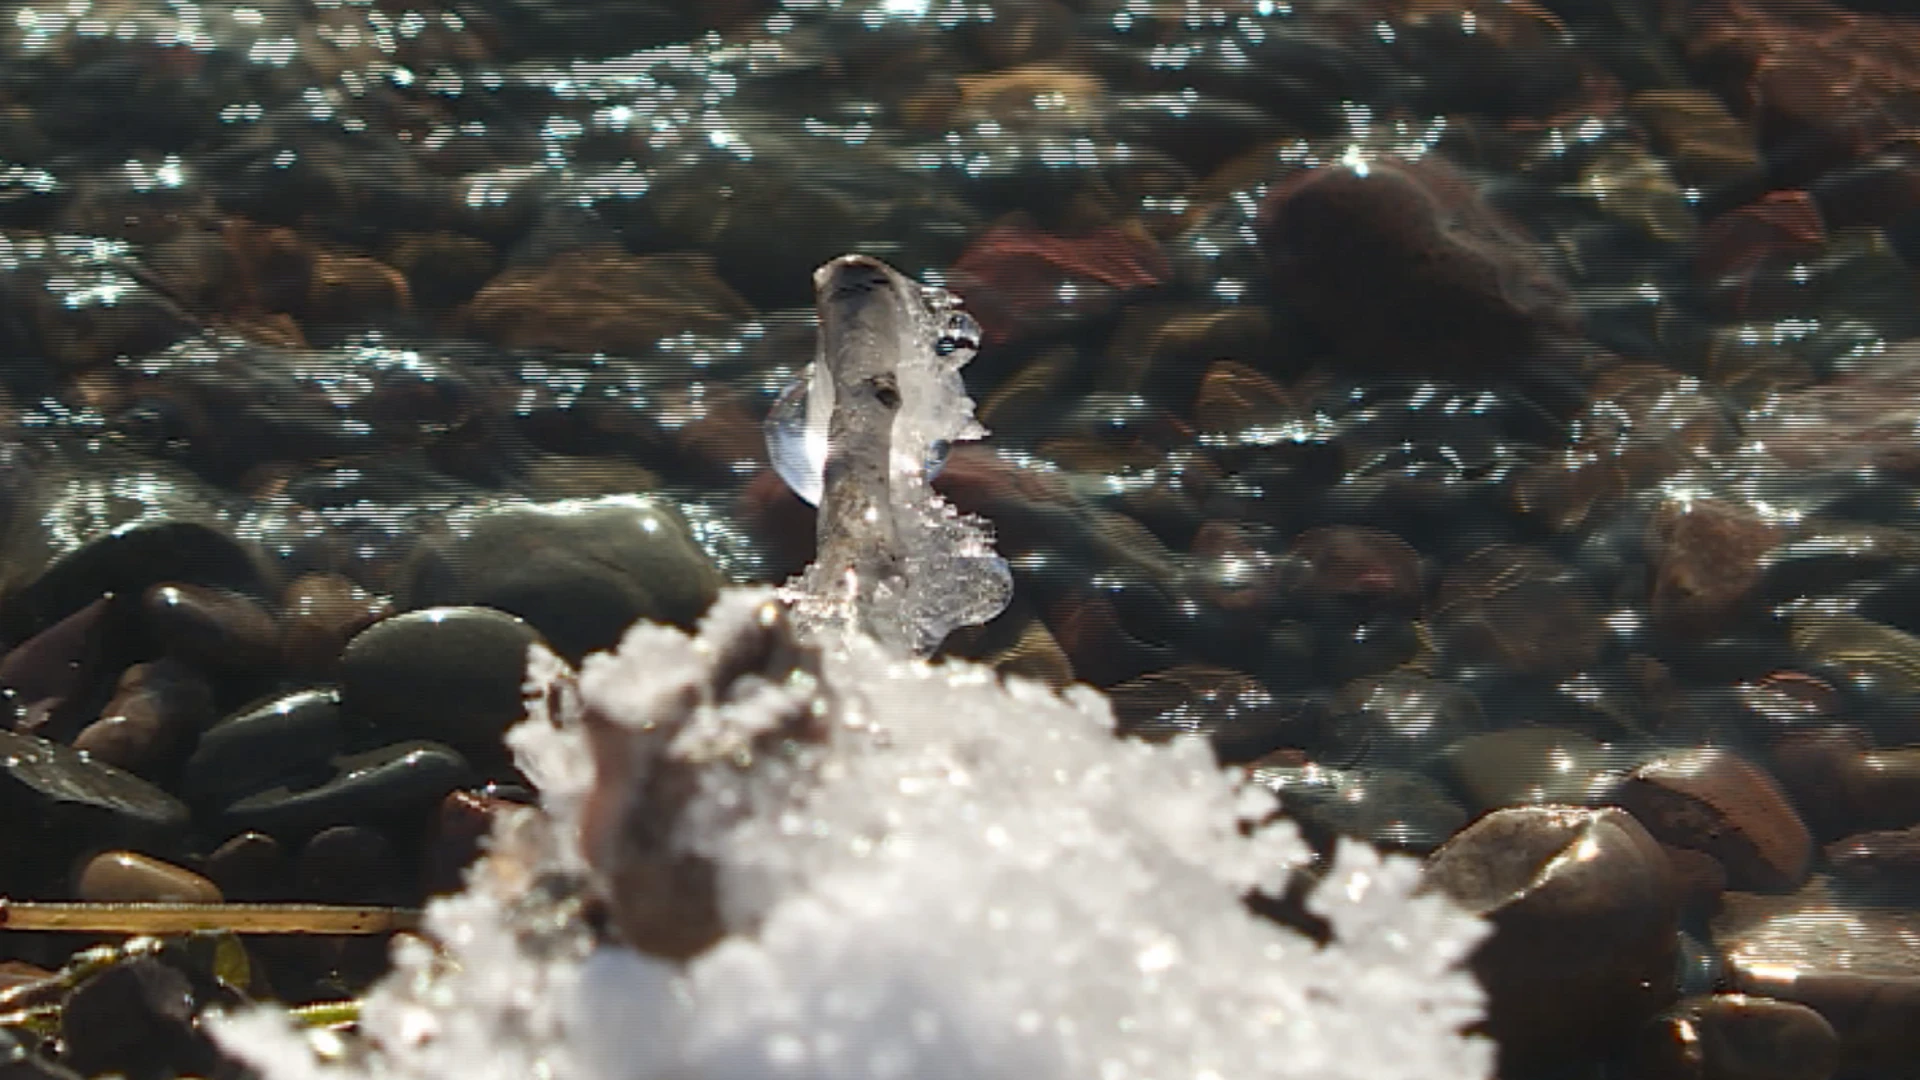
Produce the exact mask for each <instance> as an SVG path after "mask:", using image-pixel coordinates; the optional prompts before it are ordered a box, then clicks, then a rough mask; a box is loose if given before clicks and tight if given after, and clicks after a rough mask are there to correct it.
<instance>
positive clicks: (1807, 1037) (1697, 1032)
mask: <svg viewBox="0 0 1920 1080" xmlns="http://www.w3.org/2000/svg"><path fill="white" fill-rule="evenodd" d="M1839 1061H1840V1038H1839V1036H1838V1035H1836V1034H1834V1030H1833V1025H1831V1024H1829V1023H1827V1021H1826V1018H1825V1017H1823V1016H1821V1015H1820V1014H1819V1013H1818V1012H1815V1011H1814V1010H1812V1009H1809V1008H1807V1007H1806V1006H1805V1005H1800V1004H1797V1003H1794V1002H1791V1001H1777V1000H1775V999H1773V998H1764V997H1752V996H1749V995H1747V994H1713V995H1709V996H1705V997H1695V998H1688V999H1686V1000H1684V1001H1682V1002H1680V1003H1679V1004H1677V1005H1675V1006H1674V1007H1673V1008H1671V1009H1668V1010H1667V1011H1666V1012H1664V1013H1662V1014H1660V1015H1659V1016H1658V1017H1655V1018H1654V1019H1653V1020H1652V1021H1651V1022H1649V1023H1648V1024H1647V1026H1646V1028H1645V1029H1643V1030H1642V1031H1641V1033H1640V1037H1639V1038H1638V1039H1637V1040H1636V1044H1635V1047H1634V1060H1633V1064H1634V1068H1635V1073H1634V1075H1635V1076H1636V1077H1638V1078H1640V1080H1693V1078H1698V1080H1827V1078H1828V1077H1830V1076H1832V1075H1833V1070H1834V1067H1835V1066H1836V1065H1838V1064H1839Z"/></svg>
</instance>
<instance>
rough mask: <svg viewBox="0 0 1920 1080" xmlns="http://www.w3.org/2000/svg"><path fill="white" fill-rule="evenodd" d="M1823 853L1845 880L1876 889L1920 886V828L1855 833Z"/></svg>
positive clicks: (1840, 877)
mask: <svg viewBox="0 0 1920 1080" xmlns="http://www.w3.org/2000/svg"><path fill="white" fill-rule="evenodd" d="M1824 853H1825V855H1826V857H1827V865H1829V866H1831V867H1833V874H1834V876H1835V877H1836V878H1839V879H1840V880H1842V881H1847V882H1851V883H1853V884H1856V885H1864V886H1867V887H1869V888H1877V889H1907V888H1912V887H1914V886H1916V885H1920V826H1910V827H1908V828H1905V829H1881V830H1877V831H1874V832H1863V833H1855V834H1853V835H1852V836H1849V837H1846V838H1844V839H1841V840H1836V841H1834V842H1833V843H1831V844H1828V845H1827V846H1826V849H1825V852H1824Z"/></svg>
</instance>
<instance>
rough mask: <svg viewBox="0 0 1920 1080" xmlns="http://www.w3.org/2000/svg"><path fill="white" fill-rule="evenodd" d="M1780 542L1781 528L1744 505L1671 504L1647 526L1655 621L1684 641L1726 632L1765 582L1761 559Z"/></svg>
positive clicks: (1651, 606) (1686, 501) (1670, 501)
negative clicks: (1761, 583) (1651, 566)
mask: <svg viewBox="0 0 1920 1080" xmlns="http://www.w3.org/2000/svg"><path fill="white" fill-rule="evenodd" d="M1780 539H1781V532H1780V528H1779V527H1778V526H1776V525H1774V524H1772V523H1771V522H1768V521H1767V520H1765V519H1764V518H1762V517H1761V516H1760V515H1759V514H1757V513H1755V512H1754V511H1752V510H1750V509H1748V508H1746V507H1744V506H1740V505H1737V504H1735V503H1731V502H1725V501H1722V500H1719V499H1684V500H1683V499H1668V500H1667V501H1666V502H1664V503H1662V504H1661V506H1660V508H1659V509H1658V510H1656V511H1655V512H1654V515H1653V518H1652V520H1651V521H1650V522H1649V524H1648V535H1647V546H1648V548H1649V550H1650V552H1651V554H1652V556H1653V563H1654V571H1653V573H1654V580H1653V597H1652V600H1651V602H1650V604H1649V611H1650V613H1651V615H1652V616H1653V620H1654V622H1655V623H1656V624H1657V625H1658V626H1659V627H1660V629H1662V630H1663V631H1665V632H1667V633H1670V634H1673V635H1675V636H1679V637H1688V636H1697V635H1702V634H1713V633H1716V632H1718V631H1720V630H1722V629H1724V627H1725V626H1726V624H1727V623H1728V621H1729V620H1731V619H1732V618H1733V617H1734V615H1735V614H1737V613H1738V612H1739V611H1740V610H1741V609H1742V606H1743V605H1744V604H1745V603H1746V601H1747V599H1748V593H1749V592H1750V591H1751V590H1752V588H1753V586H1754V584H1755V583H1756V582H1758V581H1759V580H1760V573H1761V567H1760V557H1761V556H1762V555H1765V554H1766V553H1767V551H1768V550H1769V549H1770V548H1772V547H1773V546H1774V544H1776V543H1778V542H1779V541H1780Z"/></svg>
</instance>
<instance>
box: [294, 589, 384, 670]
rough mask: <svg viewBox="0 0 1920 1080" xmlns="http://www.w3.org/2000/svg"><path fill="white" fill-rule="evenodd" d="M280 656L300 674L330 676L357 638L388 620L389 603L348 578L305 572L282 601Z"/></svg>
mask: <svg viewBox="0 0 1920 1080" xmlns="http://www.w3.org/2000/svg"><path fill="white" fill-rule="evenodd" d="M280 608H281V612H282V614H281V619H280V657H281V660H282V661H283V662H284V663H286V664H287V666H289V667H291V668H293V669H294V670H295V671H303V672H312V673H315V674H331V673H332V672H334V671H335V670H337V669H338V667H339V663H340V652H341V650H342V649H345V648H346V645H347V642H348V641H349V640H350V639H352V637H353V635H355V634H357V633H359V632H360V631H362V630H364V629H366V628H367V627H369V626H371V625H373V624H374V623H376V622H378V621H380V620H381V619H383V618H386V617H387V616H388V615H389V614H391V613H392V611H393V605H392V603H391V602H390V601H387V600H385V599H382V598H380V597H377V596H375V595H373V594H372V593H370V592H368V591H367V590H365V589H363V588H361V587H360V586H359V585H358V584H357V583H355V582H354V581H353V580H352V579H351V578H348V577H346V576H345V575H343V574H331V573H326V574H302V575H301V576H299V577H297V578H295V579H293V580H292V581H291V582H288V583H287V588H286V591H285V592H284V593H282V594H281V597H280Z"/></svg>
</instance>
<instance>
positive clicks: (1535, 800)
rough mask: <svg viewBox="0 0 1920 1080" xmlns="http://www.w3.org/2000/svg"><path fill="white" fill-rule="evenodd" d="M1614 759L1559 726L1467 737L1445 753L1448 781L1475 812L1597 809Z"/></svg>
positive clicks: (1606, 789)
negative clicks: (1514, 808) (1522, 808)
mask: <svg viewBox="0 0 1920 1080" xmlns="http://www.w3.org/2000/svg"><path fill="white" fill-rule="evenodd" d="M1611 758H1612V755H1610V754H1609V753H1608V752H1607V751H1606V749H1605V748H1604V747H1602V746H1601V745H1600V744H1599V743H1598V742H1596V741H1594V740H1593V739H1592V738H1590V737H1589V736H1587V735H1583V734H1581V733H1580V732H1578V731H1573V730H1571V729H1568V728H1558V727H1519V728H1506V729H1504V730H1501V731H1487V732H1481V733H1479V734H1474V735H1468V736H1466V737H1465V738H1463V739H1460V740H1459V741H1457V742H1455V743H1454V744H1453V745H1452V746H1449V747H1447V750H1446V753H1445V754H1444V755H1443V760H1444V762H1445V766H1446V771H1447V776H1448V778H1449V779H1450V780H1452V781H1453V783H1454V785H1455V786H1457V787H1458V788H1459V789H1460V790H1461V791H1462V792H1463V793H1465V794H1466V796H1467V801H1468V804H1469V805H1470V806H1471V807H1472V808H1473V809H1475V810H1496V809H1499V808H1500V807H1503V806H1545V805H1548V804H1559V805H1570V806H1591V805H1594V804H1595V803H1597V802H1600V801H1602V798H1601V797H1604V796H1605V795H1606V794H1607V793H1608V792H1610V791H1611V784H1610V783H1609V782H1608V781H1607V779H1606V778H1605V776H1604V773H1605V771H1606V769H1607V767H1608V766H1609V765H1610V764H1611V763H1612V762H1611ZM1596 796H1599V797H1596Z"/></svg>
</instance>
